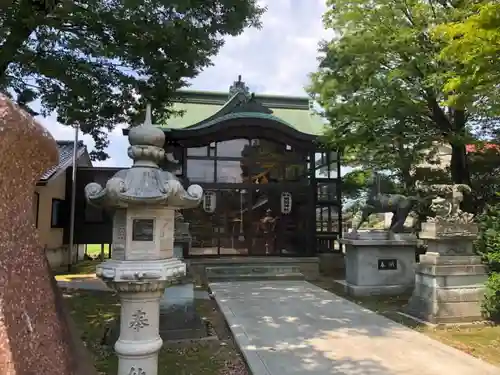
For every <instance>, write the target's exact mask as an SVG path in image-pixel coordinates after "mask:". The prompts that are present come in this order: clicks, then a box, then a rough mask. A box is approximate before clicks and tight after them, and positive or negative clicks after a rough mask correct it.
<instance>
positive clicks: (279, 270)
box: [205, 264, 304, 281]
mask: <svg viewBox="0 0 500 375" xmlns="http://www.w3.org/2000/svg"><path fill="white" fill-rule="evenodd" d="M205 272H206V276H207V279H208V280H210V281H216V280H303V279H304V275H303V274H302V272H300V267H298V266H293V265H287V264H269V265H266V264H245V265H236V264H228V265H224V266H211V267H206V268H205Z"/></svg>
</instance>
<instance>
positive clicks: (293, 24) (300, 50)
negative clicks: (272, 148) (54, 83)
mask: <svg viewBox="0 0 500 375" xmlns="http://www.w3.org/2000/svg"><path fill="white" fill-rule="evenodd" d="M260 2H261V3H262V4H264V5H266V6H267V8H268V10H267V12H266V13H265V14H264V15H263V17H262V24H263V27H262V28H261V29H260V30H257V29H247V30H245V31H244V32H243V33H242V34H241V35H239V36H237V37H231V38H227V39H226V41H225V45H224V46H223V47H222V48H221V50H220V52H219V54H218V55H216V56H214V58H213V59H212V61H213V66H211V67H209V68H207V69H205V70H204V71H203V72H201V74H200V75H199V76H197V77H196V78H195V79H193V80H192V81H191V82H190V83H191V86H190V87H189V89H192V90H210V91H228V89H229V86H230V85H231V84H232V83H233V81H235V80H237V77H238V75H240V74H241V76H242V80H243V81H244V82H245V83H246V85H247V86H248V87H249V88H250V91H251V92H255V93H257V94H281V95H292V96H302V95H305V94H306V93H305V90H304V87H305V86H306V85H307V84H308V75H309V73H311V72H313V71H315V70H316V68H317V66H318V61H317V56H318V52H317V50H318V43H319V42H320V41H321V40H322V39H325V38H329V37H330V36H331V34H330V33H329V32H327V31H325V30H324V29H323V25H322V20H321V17H322V14H323V13H324V11H325V10H326V5H325V0H261V1H260ZM34 109H35V110H37V108H34ZM38 120H39V121H40V122H41V123H42V124H43V125H44V126H45V127H46V128H47V129H48V130H49V131H50V132H51V133H52V135H53V136H54V138H56V139H57V140H72V139H74V130H73V129H72V128H70V127H67V126H64V125H61V124H59V123H58V122H57V121H56V120H55V116H50V117H47V118H43V117H40V118H38ZM80 139H82V140H83V141H84V143H85V144H86V145H87V147H88V149H89V151H90V150H92V147H93V141H92V139H91V137H90V136H83V135H82V134H80ZM109 139H110V146H109V147H108V148H107V150H106V152H107V153H108V154H109V155H110V158H109V159H108V160H106V161H104V162H94V165H95V166H108V167H127V166H130V165H131V160H130V159H129V158H128V156H127V147H128V140H127V138H126V137H125V136H123V135H122V132H121V128H116V129H115V130H114V131H113V132H111V134H110V135H109Z"/></svg>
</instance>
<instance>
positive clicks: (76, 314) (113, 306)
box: [63, 290, 248, 375]
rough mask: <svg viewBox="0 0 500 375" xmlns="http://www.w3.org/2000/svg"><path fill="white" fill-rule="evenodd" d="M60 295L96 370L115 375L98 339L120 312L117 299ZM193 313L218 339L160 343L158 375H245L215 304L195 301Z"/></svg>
mask: <svg viewBox="0 0 500 375" xmlns="http://www.w3.org/2000/svg"><path fill="white" fill-rule="evenodd" d="M63 295H64V297H65V300H66V301H67V303H68V305H69V308H70V312H71V316H72V317H73V319H74V321H75V323H76V325H77V327H78V328H79V329H80V332H82V339H83V341H84V342H85V344H86V346H87V348H89V350H90V351H91V354H92V355H93V357H94V362H95V366H96V368H97V370H98V371H100V372H102V373H103V374H108V375H115V374H116V371H117V365H118V359H117V357H116V355H115V353H114V352H113V350H112V348H109V347H107V346H103V345H101V340H102V337H103V335H104V331H105V328H106V326H107V325H108V324H109V322H110V321H111V320H112V319H114V318H116V317H117V316H118V314H119V312H120V303H119V299H118V296H117V295H116V294H115V293H111V292H95V291H82V290H79V291H75V290H63ZM197 310H198V312H199V313H200V315H202V316H204V317H206V318H207V319H208V320H209V321H210V323H211V325H212V326H213V328H214V330H215V331H216V333H217V337H218V339H217V340H210V341H192V342H189V343H180V344H164V345H163V348H162V350H161V351H160V354H159V371H158V375H167V374H168V375H170V374H179V375H181V374H185V375H191V374H192V375H195V374H196V375H197V374H204V375H229V374H231V375H248V373H247V371H246V367H245V364H244V362H243V361H242V359H241V357H240V355H239V353H238V351H237V349H236V347H235V346H234V343H233V342H232V340H231V338H230V335H229V333H228V332H227V330H226V327H225V326H224V318H223V317H222V316H221V314H220V313H219V312H218V310H217V309H216V306H215V302H214V301H212V300H197ZM224 330H226V331H224Z"/></svg>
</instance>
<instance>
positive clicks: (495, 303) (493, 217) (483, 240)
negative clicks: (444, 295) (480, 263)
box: [474, 204, 500, 322]
mask: <svg viewBox="0 0 500 375" xmlns="http://www.w3.org/2000/svg"><path fill="white" fill-rule="evenodd" d="M478 224H479V238H478V239H477V241H476V242H475V244H474V248H475V251H476V253H477V254H478V255H481V256H482V258H483V260H484V261H485V262H486V263H487V264H488V267H489V271H490V275H489V278H488V281H487V283H486V293H485V296H484V299H483V303H482V309H483V313H484V315H485V317H486V318H488V319H490V320H493V321H497V322H499V321H500V205H499V204H497V205H492V206H488V207H486V209H485V211H484V212H483V214H481V215H480V216H479V217H478Z"/></svg>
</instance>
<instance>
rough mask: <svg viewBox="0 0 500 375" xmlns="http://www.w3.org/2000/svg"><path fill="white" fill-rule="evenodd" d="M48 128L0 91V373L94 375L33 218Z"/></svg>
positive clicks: (51, 154) (50, 151) (51, 150)
mask: <svg viewBox="0 0 500 375" xmlns="http://www.w3.org/2000/svg"><path fill="white" fill-rule="evenodd" d="M57 159H58V153H57V147H56V144H55V142H54V139H53V138H52V136H51V135H50V134H49V133H48V132H47V131H45V129H44V128H43V127H42V126H41V125H40V124H38V123H37V122H35V121H34V120H33V119H32V118H31V116H29V115H28V114H27V113H26V112H25V111H23V110H21V109H20V108H19V107H18V106H17V105H15V104H14V103H12V102H11V101H10V100H9V99H8V98H7V97H6V96H5V95H3V94H0V197H1V198H2V199H1V200H0V285H1V287H0V301H1V308H0V374H2V375H33V374H58V375H94V374H97V372H96V370H95V368H94V366H93V363H92V360H91V357H90V356H89V355H88V354H89V353H88V352H87V350H86V348H85V346H84V345H83V343H82V341H81V339H80V335H79V333H78V332H77V330H76V327H75V326H74V323H73V321H72V319H71V317H70V315H69V313H68V311H67V309H66V306H65V305H64V301H63V298H62V295H61V291H60V290H59V288H58V286H57V284H56V282H55V280H54V277H53V276H52V273H51V270H50V266H49V263H48V261H47V258H46V257H45V254H44V252H43V248H42V246H41V245H40V243H39V240H38V236H37V231H36V228H35V225H34V210H33V197H34V193H35V184H36V182H37V181H38V179H39V178H40V176H41V175H42V174H43V173H44V172H45V171H46V170H47V169H49V168H51V167H53V166H54V165H56V164H57Z"/></svg>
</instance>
